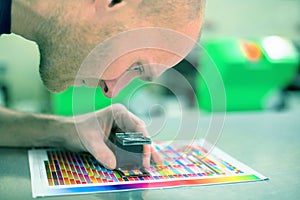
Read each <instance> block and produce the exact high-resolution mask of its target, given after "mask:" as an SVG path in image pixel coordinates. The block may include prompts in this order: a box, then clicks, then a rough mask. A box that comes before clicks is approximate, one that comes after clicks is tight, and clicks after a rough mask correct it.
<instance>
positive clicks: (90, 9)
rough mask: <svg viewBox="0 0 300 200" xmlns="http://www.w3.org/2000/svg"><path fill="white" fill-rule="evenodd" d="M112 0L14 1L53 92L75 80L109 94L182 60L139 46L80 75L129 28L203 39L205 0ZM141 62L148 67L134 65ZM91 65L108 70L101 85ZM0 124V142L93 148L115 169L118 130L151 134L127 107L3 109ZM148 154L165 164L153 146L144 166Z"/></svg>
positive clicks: (17, 26)
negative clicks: (49, 111)
mask: <svg viewBox="0 0 300 200" xmlns="http://www.w3.org/2000/svg"><path fill="white" fill-rule="evenodd" d="M110 3H111V1H109V0H13V5H12V32H14V33H16V34H19V35H21V36H23V37H25V38H27V39H29V40H32V41H35V42H36V43H37V44H38V46H39V50H40V74H41V78H42V80H43V82H44V84H45V86H46V87H47V88H48V89H49V90H51V91H53V92H61V91H63V90H65V89H66V88H68V87H69V86H71V85H73V84H75V85H81V84H86V85H87V86H93V87H95V86H96V87H97V86H100V87H102V90H103V92H104V93H105V95H106V96H108V97H113V96H115V95H116V94H117V93H118V92H119V91H120V90H121V89H122V88H123V87H124V86H125V85H126V84H128V83H129V82H130V80H132V79H133V78H134V77H140V78H143V79H146V80H151V79H153V78H155V77H157V76H159V75H160V74H161V73H163V71H165V70H166V69H168V68H169V67H172V66H173V65H174V64H176V63H177V62H179V61H180V60H181V59H182V58H183V57H182V56H178V55H175V54H174V53H170V52H167V51H162V50H160V49H140V50H138V51H134V52H129V53H128V54H124V55H122V56H120V57H118V58H117V59H116V60H114V62H112V63H111V64H109V65H107V66H102V65H99V66H96V65H94V63H92V65H89V67H90V66H92V68H91V69H87V73H86V74H85V72H84V73H82V74H84V75H83V76H82V77H80V78H79V79H75V77H76V76H77V74H78V71H79V69H81V64H82V63H83V61H84V60H85V59H86V57H87V56H88V55H89V53H90V52H91V51H92V50H93V49H94V48H95V47H97V46H98V45H99V44H102V43H103V42H104V41H107V40H108V39H110V38H111V37H113V36H115V35H118V34H121V33H124V32H126V31H131V30H133V29H137V28H147V27H160V28H166V29H168V30H173V31H176V32H177V33H180V34H184V35H185V36H187V37H189V38H191V39H193V40H195V41H197V39H198V36H199V32H200V29H201V24H202V15H203V11H204V4H205V1H204V0H186V1H182V0H164V1H161V0H124V1H122V2H120V3H117V4H115V5H113V6H109V5H110ZM146 36H148V35H146ZM137 37H139V36H138V35H137ZM149 38H151V39H157V41H158V42H160V43H161V41H162V42H166V43H167V44H172V45H175V46H174V47H175V48H176V47H177V48H178V47H180V48H183V49H186V52H185V53H184V54H187V53H188V51H189V50H191V48H192V46H190V45H187V46H185V44H184V43H180V42H173V41H170V40H168V38H164V37H163V36H161V35H159V34H158V35H156V36H153V35H152V37H150V35H149ZM135 39H137V38H134V40H135ZM128 42H131V41H122V40H115V42H113V43H108V44H109V45H106V46H104V48H102V46H101V45H100V47H101V48H100V53H101V56H102V57H97V58H96V60H97V59H100V60H101V59H103V58H106V57H109V56H110V55H113V54H114V52H115V51H117V50H118V47H120V46H122V45H123V46H124V45H125V46H126V44H127V43H128ZM183 56H184V55H183ZM153 63H154V64H153ZM137 65H138V66H140V67H142V69H143V70H136V69H137ZM94 66H95V67H97V68H99V69H100V70H102V71H103V73H102V74H101V75H100V76H99V77H96V80H97V81H96V83H93V80H92V79H91V78H90V76H89V73H91V72H92V70H94V69H95V67H94ZM132 69H133V70H132ZM0 124H1V126H0V138H1V140H0V146H8V147H32V146H37V147H42V146H51V147H65V148H67V149H71V150H76V151H89V152H90V153H92V154H93V155H94V156H95V158H96V159H97V160H98V161H99V162H100V163H102V164H103V165H104V166H106V167H107V168H110V169H114V168H115V166H116V159H115V156H114V155H113V153H112V152H111V151H110V149H109V148H108V145H109V144H108V140H107V138H108V136H109V134H111V133H112V132H115V131H116V130H121V131H131V132H142V133H143V134H144V135H145V136H148V133H147V130H146V126H145V124H144V122H143V121H142V120H140V119H139V118H138V117H136V116H134V115H133V114H132V113H130V112H129V111H128V110H127V109H126V108H125V107H124V106H122V105H112V106H110V107H108V108H105V109H103V110H99V111H95V112H93V113H88V114H85V115H81V116H74V117H60V116H53V115H43V114H32V113H21V112H16V111H11V110H8V109H5V108H1V107H0ZM150 156H152V158H153V159H154V161H155V162H161V160H160V159H159V157H158V156H157V154H156V152H155V151H154V149H153V147H152V146H150V145H145V146H144V160H143V164H144V166H145V167H148V166H149V164H150Z"/></svg>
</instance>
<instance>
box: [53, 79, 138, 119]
mask: <svg viewBox="0 0 300 200" xmlns="http://www.w3.org/2000/svg"><path fill="white" fill-rule="evenodd" d="M143 84H144V81H142V80H140V79H135V80H133V81H132V82H131V83H130V84H129V85H127V86H126V87H125V88H124V89H123V90H122V91H121V92H120V93H119V94H118V95H117V96H116V97H115V98H112V99H110V98H107V97H105V96H104V94H103V93H102V91H101V89H100V87H98V88H87V87H85V86H81V87H70V88H69V89H67V90H66V91H65V92H63V93H60V94H54V93H52V94H51V104H52V105H51V106H52V113H53V114H57V115H63V116H72V115H78V114H84V113H89V112H93V111H96V110H99V109H101V108H105V107H107V106H109V105H111V104H114V103H126V101H127V100H128V98H130V96H131V95H133V93H134V91H135V90H136V89H138V88H139V87H140V86H142V85H143Z"/></svg>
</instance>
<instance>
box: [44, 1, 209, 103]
mask: <svg viewBox="0 0 300 200" xmlns="http://www.w3.org/2000/svg"><path fill="white" fill-rule="evenodd" d="M78 2H80V4H78ZM110 2H111V1H109V0H95V1H92V0H81V1H80V0H76V1H74V0H72V1H67V3H65V5H64V6H63V7H64V9H66V11H65V12H64V14H63V16H61V17H57V21H58V23H59V24H61V26H60V28H61V29H62V27H65V28H66V29H67V30H68V31H66V33H69V34H68V36H62V35H63V34H60V35H61V36H62V38H63V39H62V38H61V39H60V40H59V41H60V45H58V47H57V48H54V49H53V50H55V51H56V52H60V55H61V54H63V55H64V56H56V62H53V61H51V62H50V63H52V65H51V66H48V67H41V70H40V71H41V75H42V79H43V80H44V83H45V85H46V86H47V87H48V88H50V90H53V91H57V92H60V91H62V90H64V89H66V88H67V87H68V86H71V85H73V84H74V85H77V86H78V85H81V84H86V85H87V86H91V87H95V86H100V87H101V88H102V91H103V93H104V94H105V95H106V96H107V97H114V96H115V95H117V93H118V92H119V91H120V90H121V89H122V88H123V87H125V86H126V85H127V84H128V83H129V82H130V81H131V80H132V79H134V78H135V77H139V78H141V79H145V80H152V79H154V78H156V77H158V76H159V75H160V74H162V73H163V72H164V71H165V70H166V69H168V68H170V67H172V66H174V65H175V64H177V63H178V62H179V61H180V60H182V59H183V58H184V56H185V55H187V53H188V52H189V51H190V50H191V49H192V47H193V45H191V44H190V43H189V44H186V43H184V42H183V41H184V40H182V41H180V40H179V41H177V40H175V41H174V40H172V39H170V38H167V37H166V36H164V33H162V34H158V33H157V32H155V33H154V34H152V33H151V32H150V33H146V34H143V33H144V31H145V29H147V27H157V28H161V29H162V30H169V31H173V32H174V33H176V34H177V35H184V36H185V37H188V38H190V39H191V40H193V41H197V40H198V37H199V32H200V29H201V25H202V19H203V11H204V4H205V0H187V1H182V0H164V1H161V0H151V1H149V0H123V1H122V2H121V3H118V4H116V5H115V6H113V7H109V4H110ZM75 3H77V4H76V5H75ZM78 5H80V6H78ZM60 9H61V8H60ZM58 10H59V9H58ZM137 29H139V30H141V32H139V31H134V32H135V33H134V34H136V35H135V37H132V35H131V36H130V37H129V38H127V39H126V37H123V38H120V37H119V38H118V35H120V34H121V35H123V36H124V33H125V35H126V33H127V32H130V31H132V30H137ZM70 30H72V31H70ZM163 32H164V31H163ZM70 33H71V34H70ZM145 35H146V36H147V37H148V36H149V41H153V40H154V43H155V42H156V43H157V44H161V43H163V44H165V45H166V46H168V47H167V48H166V49H167V50H166V49H160V48H155V46H154V47H153V46H151V47H152V48H149V47H147V46H145V45H147V44H145V43H147V42H145V40H143V42H142V43H141V47H140V48H139V47H138V46H135V43H136V40H139V38H140V37H145ZM115 36H117V39H112V42H107V41H109V40H110V38H114V37H115ZM175 38H176V36H175ZM125 39H126V40H125ZM141 40H142V39H141ZM103 42H104V43H105V42H106V45H102V46H101V43H103ZM52 44H53V43H52ZM63 44H66V46H67V48H65V47H64V45H63ZM99 44H100V47H101V48H102V49H101V48H100V49H97V52H98V53H99V54H98V55H96V57H97V58H94V60H97V61H101V60H105V59H106V57H108V58H114V59H113V60H111V62H110V63H105V62H104V63H103V62H98V63H97V64H96V63H93V62H92V63H90V65H89V66H88V68H86V69H85V71H84V70H83V71H82V69H81V68H82V66H83V65H82V64H81V63H82V62H84V60H85V61H86V59H88V58H87V56H88V55H90V54H89V53H90V52H92V50H93V49H95V47H96V48H97V45H98V46H99ZM107 44H109V45H107ZM122 46H127V47H128V46H134V48H129V49H128V50H129V51H128V52H122V54H119V55H117V53H116V52H118V51H119V48H122ZM45 48H47V47H45ZM59 48H61V49H59ZM169 48H173V49H174V50H172V49H169ZM179 49H184V52H181V53H180V55H179V54H177V53H176V51H178V50H179ZM174 51H175V52H174ZM52 53H53V52H52ZM54 54H55V53H54ZM44 59H45V60H47V58H44ZM43 63H45V65H47V61H44V62H43ZM55 63H59V65H57V64H55ZM95 68H96V69H95ZM96 71H97V72H98V73H94V72H96ZM62 72H63V73H62ZM99 72H101V73H99ZM95 74H96V75H97V76H96V77H95Z"/></svg>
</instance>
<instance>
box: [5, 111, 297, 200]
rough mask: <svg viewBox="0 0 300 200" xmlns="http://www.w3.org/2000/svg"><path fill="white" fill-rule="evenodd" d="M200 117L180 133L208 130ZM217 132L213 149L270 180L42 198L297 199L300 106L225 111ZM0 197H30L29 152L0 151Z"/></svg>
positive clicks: (191, 119)
mask: <svg viewBox="0 0 300 200" xmlns="http://www.w3.org/2000/svg"><path fill="white" fill-rule="evenodd" d="M198 114H199V113H197V112H193V111H192V112H189V113H188V114H186V115H185V116H184V118H185V120H187V123H183V124H182V126H183V127H182V129H180V131H182V132H186V133H188V132H189V131H190V129H191V128H193V127H194V126H193V124H195V123H196V122H197V120H199V119H200V120H199V127H205V126H207V124H209V121H210V119H209V118H210V117H208V116H206V115H203V116H202V115H200V118H198ZM219 117H222V116H219ZM174 119H175V118H174ZM155 120H157V122H160V121H161V120H160V119H153V121H152V124H154V125H151V126H149V127H150V128H149V129H150V132H151V130H152V131H154V132H155V131H156V130H157V127H155ZM195 120H196V121H195ZM158 124H159V123H158ZM174 124H178V123H177V122H176V120H175V121H173V122H172V119H168V123H166V124H165V126H164V128H163V130H162V131H161V133H160V134H159V135H157V136H155V139H162V140H164V139H169V138H168V137H169V136H170V135H168V133H170V132H172V131H174V130H173V129H174V128H175V129H177V125H176V126H175V125H174ZM191 125H192V126H191ZM192 131H193V130H192ZM200 131H201V128H200ZM221 131H222V132H221V135H220V137H219V140H218V143H217V146H218V147H219V148H220V149H222V150H224V151H225V152H226V153H228V154H229V155H231V156H233V157H234V158H236V159H238V160H240V161H242V162H243V163H245V164H247V165H248V166H250V167H251V168H253V169H254V170H257V171H258V172H260V173H262V174H263V175H265V176H267V177H269V178H270V179H269V180H268V181H261V182H249V183H238V184H225V185H213V186H196V187H180V188H175V189H156V190H143V191H132V192H120V193H102V194H90V195H76V196H60V197H51V198H49V197H47V198H43V199H72V200H79V199H84V200H86V199H91V200H92V199H97V200H98V199H110V200H113V199H300V108H298V107H295V108H292V109H289V110H286V111H282V112H271V111H268V112H248V113H238V112H237V113H227V115H226V118H225V121H224V126H223V127H222V129H221ZM171 137H172V136H171ZM0 199H1V200H4V199H23V200H25V199H32V194H31V183H30V173H29V164H28V155H27V149H14V148H13V149H11V148H0Z"/></svg>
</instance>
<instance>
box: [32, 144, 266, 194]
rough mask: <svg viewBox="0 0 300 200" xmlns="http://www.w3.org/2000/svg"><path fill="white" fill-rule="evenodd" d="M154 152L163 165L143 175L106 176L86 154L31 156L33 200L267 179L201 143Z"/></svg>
mask: <svg viewBox="0 0 300 200" xmlns="http://www.w3.org/2000/svg"><path fill="white" fill-rule="evenodd" d="M155 148H156V150H157V151H158V152H159V154H160V156H161V157H162V159H163V160H164V163H163V164H161V165H157V164H154V163H153V164H151V166H150V168H147V169H146V171H141V170H125V171H117V170H108V169H106V168H104V167H103V166H102V165H101V164H100V163H98V162H97V161H96V160H95V158H94V157H93V156H92V155H90V154H88V153H81V154H78V153H73V152H67V151H61V150H49V149H48V150H45V149H42V150H30V151H29V161H30V171H31V178H32V189H33V197H39V196H54V195H65V194H82V193H93V192H113V191H127V190H136V189H155V188H170V187H178V186H190V185H207V184H220V183H234V182H245V181H258V180H265V179H267V178H266V177H264V176H262V175H261V174H259V173H257V172H255V171H254V170H252V169H250V168H249V167H247V166H245V165H243V164H242V163H240V162H238V161H237V160H235V159H233V158H232V157H230V156H228V155H227V154H225V153H224V152H222V151H221V150H219V149H217V148H215V149H214V150H213V151H212V152H210V153H208V152H207V151H206V150H205V149H204V148H203V147H201V143H200V142H199V143H194V144H193V145H185V143H184V142H180V143H178V142H174V143H173V142H159V143H155Z"/></svg>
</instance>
